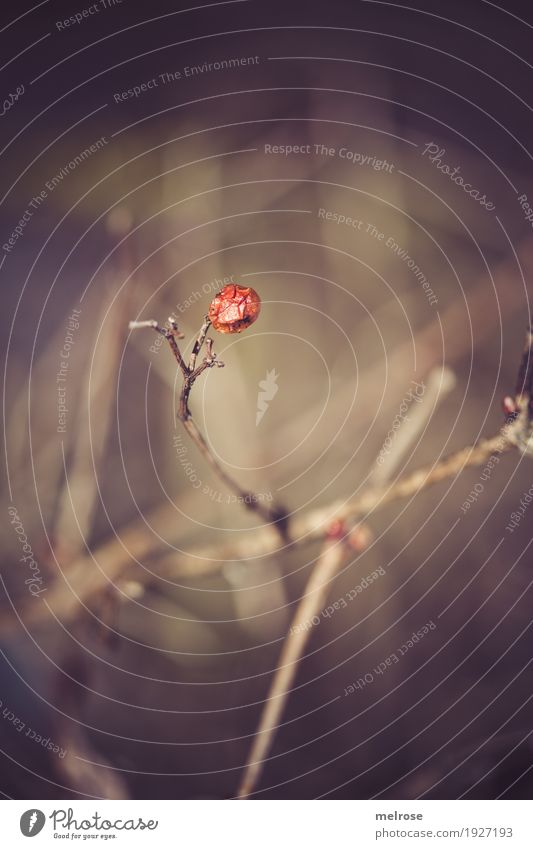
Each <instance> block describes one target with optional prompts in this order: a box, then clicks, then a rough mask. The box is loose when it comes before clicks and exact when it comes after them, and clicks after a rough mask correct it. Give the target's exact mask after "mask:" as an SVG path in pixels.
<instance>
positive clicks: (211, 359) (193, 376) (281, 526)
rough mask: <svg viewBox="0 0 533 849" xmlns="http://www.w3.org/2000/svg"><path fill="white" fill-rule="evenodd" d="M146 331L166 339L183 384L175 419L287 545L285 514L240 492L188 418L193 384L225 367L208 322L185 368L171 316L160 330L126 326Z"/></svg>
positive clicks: (223, 478) (222, 477)
mask: <svg viewBox="0 0 533 849" xmlns="http://www.w3.org/2000/svg"><path fill="white" fill-rule="evenodd" d="M145 327H148V328H151V329H152V330H155V331H156V332H157V333H160V334H161V335H162V336H164V337H165V339H166V340H167V342H168V343H169V345H170V348H171V350H172V353H173V354H174V357H175V359H176V362H177V363H178V366H179V368H180V370H181V372H182V375H183V384H182V388H181V392H180V397H179V403H178V419H179V420H180V421H181V422H182V424H183V426H184V428H185V430H186V431H187V433H188V434H189V436H190V437H191V439H192V440H193V442H194V444H195V445H196V447H197V448H198V450H199V451H200V453H201V454H202V455H203V457H204V459H205V460H206V461H207V462H208V463H209V465H210V466H211V468H212V469H213V470H214V472H216V474H217V475H218V477H219V478H220V480H221V481H222V482H223V483H224V484H225V485H226V486H227V487H228V488H229V489H231V490H233V492H234V493H235V494H236V495H237V496H238V498H239V502H240V503H241V504H244V506H245V507H246V508H247V509H248V510H251V511H253V512H254V513H257V514H258V515H259V516H261V518H262V519H263V520H264V521H265V522H266V523H267V524H269V525H273V526H274V528H275V530H276V532H277V534H278V536H280V537H281V539H282V541H284V542H286V541H287V539H288V537H287V521H286V516H285V512H284V511H283V510H281V509H280V508H278V507H269V506H268V505H266V504H263V503H262V501H261V499H259V498H258V497H257V496H256V495H255V493H253V492H250V491H249V490H245V489H243V488H242V487H241V486H240V485H239V484H238V483H237V481H235V480H234V479H233V478H232V477H231V475H229V474H228V473H227V472H226V471H225V469H224V468H223V467H222V466H221V465H220V463H219V462H218V460H217V459H216V457H215V456H214V454H213V453H212V451H211V449H210V447H209V445H208V444H207V442H206V440H205V438H204V436H203V435H202V433H201V432H200V430H199V428H198V426H197V424H196V423H195V421H194V419H193V417H192V415H191V411H190V409H189V396H190V393H191V389H192V387H193V385H194V383H195V381H196V380H197V378H198V377H199V376H200V375H201V374H202V373H203V372H204V371H205V370H206V369H208V368H213V367H214V366H217V367H218V368H221V367H223V365H224V363H223V362H222V361H221V360H219V359H218V357H217V355H216V354H215V352H214V351H213V340H212V339H207V333H208V331H209V328H210V327H211V322H210V320H209V318H208V317H207V316H205V319H204V323H203V324H202V327H201V328H200V332H199V333H198V336H197V338H196V341H195V343H194V345H193V349H192V352H191V356H190V358H189V364H188V365H187V363H186V362H185V360H184V359H183V356H182V354H181V351H180V349H179V347H178V343H177V341H176V339H183V333H180V331H179V330H178V325H177V323H176V321H175V319H174V318H173V317H172V316H170V318H169V319H168V327H162V326H161V325H160V324H158V323H157V321H154V320H148V321H130V323H129V328H130V330H138V329H140V328H145ZM204 342H205V345H206V355H205V357H204V359H203V361H202V363H201V364H200V365H199V366H196V361H197V357H198V354H199V353H200V351H201V349H202V347H203V345H204Z"/></svg>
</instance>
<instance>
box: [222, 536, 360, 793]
mask: <svg viewBox="0 0 533 849" xmlns="http://www.w3.org/2000/svg"><path fill="white" fill-rule="evenodd" d="M369 540H370V534H369V533H368V531H367V530H366V529H365V528H364V527H363V526H360V527H358V528H356V529H355V530H354V531H352V533H351V534H347V533H346V531H345V529H344V527H343V526H342V525H341V524H340V523H334V527H333V528H332V529H331V532H330V533H329V534H328V535H327V536H326V539H325V541H324V544H323V546H322V551H321V552H320V555H319V557H318V560H317V562H316V564H315V566H314V568H313V570H312V572H311V575H310V577H309V580H308V582H307V585H306V587H305V590H304V594H303V596H302V598H301V600H300V603H299V605H298V607H297V608H296V612H295V614H294V618H293V620H292V622H291V627H290V629H289V632H288V634H287V638H286V640H285V642H284V644H283V648H282V651H281V655H280V658H279V661H278V665H277V668H276V672H275V674H274V678H273V679H272V683H271V685H270V688H269V691H268V695H267V697H266V701H265V705H264V707H263V711H262V714H261V719H260V721H259V726H258V729H257V732H256V734H255V737H254V741H253V744H252V748H251V750H250V754H249V756H248V760H247V762H246V767H245V770H244V775H243V778H242V781H241V784H240V787H239V790H238V793H237V796H238V798H239V799H246V798H247V797H248V796H250V795H251V794H252V793H253V792H254V789H255V787H256V786H257V783H258V781H259V778H260V776H261V772H262V770H263V766H264V764H265V760H266V758H267V755H268V752H269V750H270V748H271V746H272V742H273V740H274V737H275V735H276V731H277V730H278V727H279V721H280V719H281V716H282V714H283V710H284V707H285V704H286V702H287V699H288V697H289V694H290V690H291V686H292V683H293V681H294V678H295V676H296V672H297V669H298V665H299V663H300V660H301V658H302V655H303V652H304V649H305V646H306V644H307V641H308V639H309V635H310V633H311V629H310V628H309V627H308V623H310V622H312V621H313V619H314V618H315V616H316V615H317V614H318V613H319V612H320V610H321V609H322V608H323V606H324V602H325V600H326V597H327V594H328V590H329V584H330V582H331V581H332V580H333V578H334V577H335V575H336V574H337V572H338V571H339V570H340V568H341V567H342V565H343V564H344V563H345V561H346V559H347V555H349V554H350V552H351V553H352V554H353V552H354V551H362V550H363V549H364V548H366V546H367V545H368V542H369ZM347 543H348V544H347Z"/></svg>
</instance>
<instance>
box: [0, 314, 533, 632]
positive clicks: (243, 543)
mask: <svg viewBox="0 0 533 849" xmlns="http://www.w3.org/2000/svg"><path fill="white" fill-rule="evenodd" d="M143 326H149V327H150V326H153V325H152V324H147V325H143ZM521 404H522V406H520V404H519V405H518V413H522V415H524V404H525V406H526V407H527V404H526V403H525V399H523V400H522V401H521ZM523 430H524V428H523V425H522V423H521V421H520V420H519V418H517V416H516V415H515V416H510V417H509V418H508V420H507V422H506V424H505V425H504V427H503V428H502V429H501V431H500V433H498V434H496V435H495V436H493V437H491V438H490V439H482V440H481V441H480V442H478V443H477V444H476V445H471V446H468V447H467V448H462V449H461V450H460V451H456V452H455V453H454V454H450V455H449V456H448V457H444V458H443V459H442V460H441V461H439V462H438V463H436V464H432V465H430V466H425V467H423V468H421V469H417V470H416V471H414V472H412V473H411V474H407V475H404V476H403V477H401V478H399V479H398V480H397V481H395V482H394V483H393V484H391V485H384V486H379V487H372V488H371V489H368V490H365V491H363V492H362V493H361V494H360V495H358V496H356V497H355V498H353V499H352V500H350V501H336V502H333V503H331V504H328V505H327V506H325V507H320V508H317V509H316V510H311V511H309V512H307V513H304V514H303V515H301V516H295V517H293V518H292V520H291V536H290V541H291V543H293V544H295V543H298V544H300V545H302V544H304V543H306V542H311V541H313V540H316V539H321V538H323V537H324V534H325V533H326V531H327V528H328V526H329V524H330V523H331V522H332V521H333V520H334V519H335V517H337V518H339V519H343V520H345V521H346V520H357V519H361V518H363V517H368V514H369V513H370V512H372V511H374V510H379V509H380V508H381V507H384V506H386V505H387V504H390V503H392V502H394V501H397V500H400V499H403V498H409V497H412V496H415V495H416V494H418V493H419V492H421V491H423V490H426V489H428V488H429V487H430V486H432V485H433V484H436V483H439V482H440V481H443V480H446V479H449V478H453V477H457V475H459V474H460V473H461V472H462V471H463V470H464V469H466V468H469V467H476V466H483V465H484V464H485V463H486V462H487V461H488V460H489V459H490V457H491V456H493V455H499V454H503V453H506V452H507V451H510V450H512V449H514V448H516V447H519V448H520V450H522V451H523V452H526V451H527V445H528V444H529V443H528V442H527V441H526V442H525V443H524V434H523ZM526 436H527V434H526ZM174 526H175V510H174V507H173V506H168V505H163V506H162V507H159V508H157V509H156V510H154V511H153V512H152V513H151V514H149V515H148V516H146V517H144V518H143V519H142V520H141V521H135V522H132V523H131V524H130V525H128V526H127V527H126V528H125V529H124V530H123V531H122V532H121V535H120V537H119V538H112V539H111V540H109V541H108V542H106V543H104V544H103V545H102V546H100V547H99V548H97V549H96V550H95V551H94V552H91V554H90V555H89V556H87V557H80V558H78V559H77V560H75V561H74V563H72V564H71V565H70V567H69V570H68V580H69V586H68V587H66V586H65V581H64V578H63V577H60V578H58V580H57V581H56V582H55V583H54V584H52V585H51V586H50V587H49V589H48V591H47V594H46V600H47V603H48V604H49V605H50V607H51V608H52V609H53V610H54V612H55V613H56V615H57V616H59V617H60V618H61V619H62V620H63V621H65V622H66V621H69V620H72V619H74V618H75V616H76V615H77V612H78V611H79V604H80V603H84V604H85V603H87V602H88V601H90V600H91V599H92V598H94V597H95V596H98V595H99V594H100V593H101V592H102V591H103V590H104V589H105V588H106V587H107V586H108V584H109V583H110V582H115V581H117V580H118V579H120V578H122V577H123V576H124V575H125V574H126V573H127V572H128V570H131V569H132V568H135V567H134V566H133V563H134V562H135V561H136V560H137V561H139V562H142V561H143V560H145V559H147V558H149V557H153V556H154V555H155V554H156V553H157V552H158V551H159V550H160V549H161V546H162V543H161V536H159V535H157V534H152V533H150V532H149V531H147V527H148V528H150V527H161V528H173V527H174ZM176 533H177V532H176ZM169 541H170V542H172V538H170V540H169ZM176 541H177V538H176ZM277 550H279V535H278V534H277V533H276V531H275V529H274V526H273V525H265V526H263V527H262V528H259V529H257V530H255V531H254V533H253V534H250V532H249V531H244V532H243V533H242V534H235V535H232V537H231V539H230V540H229V541H224V542H218V543H217V544H215V545H203V546H195V547H193V548H191V550H190V551H188V552H187V553H186V554H180V553H178V552H173V553H172V555H171V556H169V557H167V559H166V560H165V561H163V562H162V568H161V563H160V564H158V574H159V575H161V577H165V576H166V577H168V578H169V579H171V580H179V579H180V578H183V577H199V576H202V575H207V574H212V573H215V572H218V571H220V570H221V569H222V567H223V565H224V563H225V562H227V561H228V560H242V559H245V560H250V559H253V558H259V557H265V556H268V555H270V554H272V553H273V552H275V551H277ZM95 564H96V565H97V566H98V568H95ZM147 574H148V577H149V579H150V578H151V573H149V572H148V573H144V574H139V570H136V578H137V579H138V580H141V581H146V579H147ZM19 615H20V617H21V618H22V619H23V620H24V622H25V623H26V624H27V625H30V624H38V623H39V622H42V621H44V620H45V619H46V618H47V616H48V612H47V607H46V605H35V604H33V603H30V604H26V605H22V606H21V607H20V608H19ZM14 627H15V628H16V627H18V618H17V617H16V616H9V615H8V614H6V615H5V616H4V617H3V618H2V619H0V634H4V633H8V632H10V631H11V630H12V629H13V628H14Z"/></svg>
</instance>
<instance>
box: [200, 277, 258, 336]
mask: <svg viewBox="0 0 533 849" xmlns="http://www.w3.org/2000/svg"><path fill="white" fill-rule="evenodd" d="M260 312H261V298H260V297H259V295H258V294H257V292H256V291H255V289H252V288H250V287H245V286H237V285H236V284H235V283H230V284H229V285H228V286H224V288H223V289H221V290H220V292H217V294H216V295H215V297H214V298H213V300H212V301H211V304H210V306H209V313H208V315H209V320H210V321H211V324H212V325H213V327H214V328H215V330H218V332H219V333H241V332H242V331H243V330H246V328H247V327H249V326H250V324H253V323H254V321H255V320H256V319H257V318H258V317H259V313H260Z"/></svg>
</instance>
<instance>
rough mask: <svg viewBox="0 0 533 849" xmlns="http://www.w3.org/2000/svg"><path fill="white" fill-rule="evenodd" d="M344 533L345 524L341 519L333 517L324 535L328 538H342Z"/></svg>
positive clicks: (345, 532)
mask: <svg viewBox="0 0 533 849" xmlns="http://www.w3.org/2000/svg"><path fill="white" fill-rule="evenodd" d="M346 534H347V531H346V525H345V524H344V522H343V521H342V519H333V521H332V522H331V523H330V525H329V526H328V528H327V530H326V537H327V539H330V540H335V539H343V537H345V536H346Z"/></svg>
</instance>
